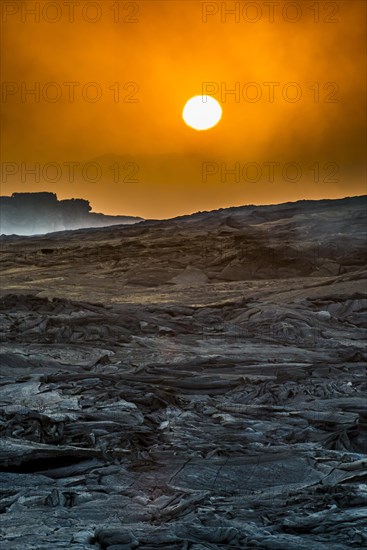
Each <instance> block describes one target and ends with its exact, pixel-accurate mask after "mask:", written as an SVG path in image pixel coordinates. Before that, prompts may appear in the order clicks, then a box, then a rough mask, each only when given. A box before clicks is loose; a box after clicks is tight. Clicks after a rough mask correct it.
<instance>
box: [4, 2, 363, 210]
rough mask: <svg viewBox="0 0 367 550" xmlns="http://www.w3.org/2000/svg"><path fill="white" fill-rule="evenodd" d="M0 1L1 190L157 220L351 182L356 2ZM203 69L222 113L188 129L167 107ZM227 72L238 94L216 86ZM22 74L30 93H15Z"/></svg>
mask: <svg viewBox="0 0 367 550" xmlns="http://www.w3.org/2000/svg"><path fill="white" fill-rule="evenodd" d="M1 4H2V38H1V42H2V71H1V73H2V74H1V76H2V104H1V108H2V119H3V120H2V163H3V165H2V183H1V193H2V194H6V195H8V194H11V193H12V192H14V191H17V192H24V191H53V192H56V193H57V194H58V196H59V198H69V197H83V198H86V199H88V200H90V202H91V205H92V207H93V210H94V211H99V212H100V211H103V212H105V213H108V214H131V215H140V216H143V217H150V218H152V217H154V218H165V217H172V216H175V215H180V214H183V213H190V212H195V211H198V210H211V209H214V208H221V207H225V206H231V205H241V204H249V203H250V204H252V203H258V204H264V203H274V202H284V201H288V200H297V199H301V198H323V197H331V198H333V197H342V196H346V195H355V194H363V193H365V192H366V177H365V161H364V154H365V148H366V138H365V136H366V134H365V123H366V104H365V93H366V81H365V74H366V53H365V40H366V2H365V1H364V0H361V1H354V0H347V1H340V2H314V1H311V0H310V1H308V0H299V1H298V2H283V1H280V0H279V1H278V2H273V4H274V21H273V22H271V21H270V20H269V19H270V14H269V10H270V7H269V3H267V2H265V1H258V2H252V3H249V2H200V1H188V0H185V1H168V0H167V1H165V2H161V1H154V0H150V1H143V2H129V3H127V2H122V1H121V2H113V1H112V0H111V1H110V0H104V1H101V2H89V3H88V2H84V1H82V0H80V1H79V2H76V3H75V4H76V5H75V6H74V21H70V19H71V11H70V10H71V9H72V6H71V5H70V4H72V2H63V1H59V2H57V4H58V6H59V9H58V10H56V8H55V6H54V4H55V2H47V1H44V2H33V1H32V2H31V1H29V2H26V3H24V2H18V1H12V2H7V1H3V2H2V3H1ZM248 4H252V6H248ZM37 5H38V8H37ZM222 5H223V6H224V9H228V10H230V9H231V8H232V9H233V8H235V9H238V10H239V11H238V12H237V15H229V14H228V13H226V12H225V11H223V12H222V13H221V6H222ZM111 6H113V7H114V8H115V11H113V10H112V9H111ZM312 6H314V8H313V9H312ZM315 6H318V9H319V14H316V12H315V11H313V10H314V9H315ZM35 7H36V10H37V9H39V14H37V13H36V16H37V17H38V16H39V21H35V15H32V14H30V13H27V11H26V10H27V9H28V10H31V9H32V8H33V9H35ZM117 7H119V10H120V11H119V14H117V11H116V10H117ZM297 9H298V11H299V13H297V11H296V10H297ZM217 10H218V13H213V14H212V15H210V14H209V12H215V11H217ZM207 12H208V14H207V16H206V21H205V20H204V19H205V17H204V16H205V14H206V13H207ZM317 16H318V19H319V21H318V22H317V21H315V18H316V19H317ZM95 17H96V18H97V19H98V18H99V20H97V21H96V22H91V19H93V18H95ZM236 17H237V19H238V20H237V21H236ZM256 17H257V18H259V20H258V21H256V22H252V23H251V22H250V21H249V20H250V19H256ZM114 18H116V19H117V18H118V20H116V21H114ZM297 18H299V20H294V21H293V22H292V21H290V20H289V19H297ZM52 19H58V20H56V21H55V22H52V21H51V20H52ZM132 20H135V21H136V22H132ZM130 21H131V22H130ZM68 82H69V83H70V82H73V83H75V84H73V85H71V84H65V83H68ZM90 82H93V83H96V85H92V86H89V87H88V86H87V87H86V84H88V83H90ZM206 82H212V83H216V87H218V89H219V91H218V92H217V93H214V92H213V96H214V97H215V98H216V99H217V100H218V101H219V102H220V103H221V106H222V109H223V117H222V120H221V121H220V122H219V124H218V125H217V126H216V127H215V128H213V129H211V130H208V131H204V132H197V131H195V130H193V129H190V128H189V127H187V126H186V125H185V124H184V123H183V121H182V117H181V113H182V109H183V107H184V104H185V102H186V101H187V100H188V99H189V98H190V97H191V96H193V95H198V94H201V93H202V90H203V84H204V83H206ZM269 82H274V83H278V85H275V87H274V101H273V102H271V101H269V97H270V96H269V90H270V87H271V86H270V85H269V84H268V85H266V84H264V83H269ZM292 82H293V83H296V86H297V90H298V91H300V93H301V94H302V97H301V98H300V100H299V101H297V102H291V101H289V100H287V95H286V94H287V93H288V94H289V95H288V97H289V98H290V99H292V98H293V97H294V95H295V93H296V92H297V90H296V87H295V86H293V85H291V86H289V87H287V85H288V84H289V83H292ZM22 83H23V84H22ZM50 83H54V84H50ZM114 83H118V84H114ZM127 83H130V84H127ZM236 83H238V84H237V88H238V89H239V91H240V95H239V96H237V97H236V96H235V95H233V94H232V95H230V94H229V95H227V96H226V95H225V93H224V92H225V90H231V89H234V88H235V86H236ZM249 83H255V84H256V88H255V87H254V86H252V87H251V86H250V87H249V86H248V84H249ZM126 85H127V87H126V89H124V86H126ZM37 86H39V90H40V92H39V97H35V96H34V95H31V94H28V95H27V94H25V93H24V91H25V90H26V89H30V88H35V87H37ZM117 86H118V87H119V91H120V97H119V99H120V101H118V102H115V101H114V100H115V99H117V98H116V97H115V94H116V91H117ZM72 87H74V94H75V95H74V99H73V100H72V99H71V96H69V92H70V90H71V88H72ZM310 87H312V89H310ZM111 88H112V89H111ZM22 89H23V94H22ZM221 89H222V92H223V93H221ZM317 90H318V92H319V101H318V102H316V101H315V99H316V93H317ZM96 91H99V93H100V94H101V97H100V99H99V100H97V101H96V102H92V99H93V94H95V93H96ZM256 91H257V92H258V93H261V97H260V98H259V101H257V102H253V101H252V98H253V97H254V93H255V92H256ZM55 94H59V96H60V97H56V96H55ZM54 98H55V101H54V102H53V101H52V100H53V99H54ZM129 98H130V99H133V100H135V102H128V101H127V100H128V99H129ZM36 100H39V101H36ZM73 162H75V163H79V164H78V165H75V171H74V174H71V168H70V163H73ZM35 163H38V165H39V172H40V175H39V178H38V179H39V181H35V176H34V175H32V174H30V173H27V168H31V167H32V166H34V165H35ZM48 163H51V165H48ZM90 163H94V164H90ZM269 163H278V164H275V165H274V178H271V177H270V175H271V174H270V172H271V169H270V167H269ZM294 164H296V166H294ZM111 167H112V168H111ZM226 169H228V170H231V169H232V170H237V173H236V175H235V174H232V175H231V174H230V173H226ZM317 172H318V174H317ZM205 176H206V177H205ZM272 179H274V181H272ZM52 180H55V181H52ZM93 180H97V181H93ZM205 180H206V181H205ZM236 180H237V181H236ZM292 180H294V181H292Z"/></svg>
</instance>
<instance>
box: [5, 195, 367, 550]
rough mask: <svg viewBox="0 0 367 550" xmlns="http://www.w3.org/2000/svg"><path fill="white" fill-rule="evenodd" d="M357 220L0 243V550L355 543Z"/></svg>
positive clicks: (325, 211) (360, 332)
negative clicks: (0, 538)
mask: <svg viewBox="0 0 367 550" xmlns="http://www.w3.org/2000/svg"><path fill="white" fill-rule="evenodd" d="M366 219H367V212H366V199H365V198H363V197H360V198H351V199H344V200H340V201H314V202H309V201H308V202H300V203H288V204H285V205H280V206H270V207H243V208H233V209H226V210H221V211H216V212H210V213H199V214H197V215H194V216H187V217H181V218H176V219H174V220H167V221H147V222H142V223H140V224H137V225H135V226H130V227H123V226H119V227H115V228H104V229H92V230H79V231H73V232H62V233H55V234H50V235H45V236H42V237H27V238H25V237H14V236H12V237H10V236H9V237H2V239H1V249H2V280H1V299H0V302H1V304H0V305H1V324H0V325H1V329H0V330H1V374H2V379H1V385H0V401H1V409H0V435H1V443H0V479H1V483H0V492H1V501H0V511H1V514H0V534H1V537H2V539H3V541H4V542H3V544H4V548H6V549H7V550H8V549H9V550H33V549H34V550H36V549H37V550H41V549H42V550H51V549H57V548H60V549H65V550H66V549H69V548H73V549H74V548H75V549H76V550H78V549H80V550H81V549H93V548H95V549H98V548H101V549H106V548H108V549H110V550H118V549H129V548H144V549H150V548H151V549H153V548H167V549H168V548H172V549H175V548H177V549H192V550H200V549H204V548H205V549H208V548H209V549H214V548H242V549H247V548H248V549H253V548H259V549H278V550H288V549H289V550H291V549H294V550H310V549H312V550H313V549H315V550H316V549H317V550H318V549H332V550H343V549H347V548H355V549H357V548H358V549H360V548H363V547H366V546H367V528H366V525H367V457H366V455H367V400H366V395H367V379H366V359H367V353H366V351H365V347H364V344H365V339H366V334H367V319H366V311H367V292H366V290H367V289H366V279H367V271H366V263H367V262H366V255H365V251H366V234H365V228H366Z"/></svg>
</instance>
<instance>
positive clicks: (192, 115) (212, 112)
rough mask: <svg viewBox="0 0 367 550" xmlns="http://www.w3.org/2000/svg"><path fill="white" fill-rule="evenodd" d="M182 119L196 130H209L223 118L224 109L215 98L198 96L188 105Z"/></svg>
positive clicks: (189, 101)
mask: <svg viewBox="0 0 367 550" xmlns="http://www.w3.org/2000/svg"><path fill="white" fill-rule="evenodd" d="M182 118H183V119H184V121H185V123H186V124H187V125H188V126H190V128H194V130H209V128H213V126H215V125H216V124H218V122H219V121H220V119H221V118H222V108H221V106H220V105H219V103H218V101H216V100H215V99H214V97H211V96H208V95H196V96H195V97H192V98H191V99H189V100H188V102H187V103H186V105H185V107H184V109H183V111H182Z"/></svg>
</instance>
